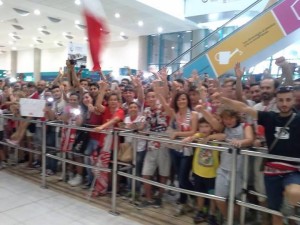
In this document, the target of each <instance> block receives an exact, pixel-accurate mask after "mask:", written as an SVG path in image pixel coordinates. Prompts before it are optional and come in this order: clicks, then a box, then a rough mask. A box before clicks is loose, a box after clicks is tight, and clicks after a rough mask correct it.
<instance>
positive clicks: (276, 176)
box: [213, 86, 300, 225]
mask: <svg viewBox="0 0 300 225" xmlns="http://www.w3.org/2000/svg"><path fill="white" fill-rule="evenodd" d="M213 97H214V98H217V99H220V100H221V101H222V102H223V103H224V104H226V105H227V106H230V107H231V108H234V109H235V110H237V111H239V112H242V113H247V114H249V115H251V116H252V117H253V118H254V119H256V120H257V122H258V124H260V125H262V126H264V127H265V130H266V132H265V138H266V143H267V146H268V148H269V149H271V150H270V151H271V152H269V153H270V154H274V155H279V156H284V157H293V158H300V142H299V141H298V138H299V137H300V129H299V126H300V114H296V113H294V112H293V107H294V102H295V99H294V95H293V88H292V87H290V86H285V87H280V88H279V89H278V90H277V93H276V105H277V108H278V110H279V113H276V112H272V111H271V112H266V111H258V110H255V109H253V108H251V107H249V106H247V105H246V104H244V103H242V102H238V101H234V100H231V99H228V98H225V97H221V96H220V94H219V93H215V94H214V96H213ZM276 139H277V142H276V143H275V144H273V142H274V141H275V140H276ZM271 146H272V147H271ZM263 166H264V170H263V172H264V180H265V187H266V194H267V199H268V207H269V208H270V209H272V210H277V211H279V210H280V211H281V212H282V213H283V215H284V216H291V215H294V214H295V206H297V204H298V202H299V201H300V172H299V163H297V162H290V161H283V160H277V159H267V160H266V162H265V163H264V164H263ZM272 225H283V218H282V217H281V216H278V215H272Z"/></svg>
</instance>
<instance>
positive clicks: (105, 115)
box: [99, 107, 125, 147]
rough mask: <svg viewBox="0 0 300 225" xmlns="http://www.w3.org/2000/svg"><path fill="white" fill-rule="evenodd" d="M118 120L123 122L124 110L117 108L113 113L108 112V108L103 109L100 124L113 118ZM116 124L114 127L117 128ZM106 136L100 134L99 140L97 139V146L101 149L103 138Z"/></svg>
mask: <svg viewBox="0 0 300 225" xmlns="http://www.w3.org/2000/svg"><path fill="white" fill-rule="evenodd" d="M116 117H117V118H119V119H120V121H123V120H124V118H125V113H124V110H123V109H121V108H118V109H117V110H116V111H115V112H114V113H113V112H111V111H110V110H109V108H108V107H106V108H105V110H104V112H103V113H102V124H105V123H106V122H108V121H110V120H111V119H114V118H116ZM117 125H118V124H117V123H116V124H114V127H117ZM105 136H106V134H100V139H99V145H100V146H101V147H102V146H103V142H104V138H105Z"/></svg>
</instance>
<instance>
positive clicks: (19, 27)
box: [12, 24, 24, 30]
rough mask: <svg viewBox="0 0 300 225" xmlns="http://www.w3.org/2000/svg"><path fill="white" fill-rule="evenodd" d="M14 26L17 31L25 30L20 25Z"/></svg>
mask: <svg viewBox="0 0 300 225" xmlns="http://www.w3.org/2000/svg"><path fill="white" fill-rule="evenodd" d="M12 26H13V27H14V28H15V29H17V30H24V28H23V27H22V26H20V25H17V24H12Z"/></svg>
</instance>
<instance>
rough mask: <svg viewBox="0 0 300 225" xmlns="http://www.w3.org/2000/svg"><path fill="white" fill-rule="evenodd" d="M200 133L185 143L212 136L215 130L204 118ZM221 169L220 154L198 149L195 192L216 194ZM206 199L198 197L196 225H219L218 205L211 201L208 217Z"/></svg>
mask: <svg viewBox="0 0 300 225" xmlns="http://www.w3.org/2000/svg"><path fill="white" fill-rule="evenodd" d="M198 124H199V133H196V134H194V135H193V136H191V137H187V138H185V139H183V142H192V141H194V140H196V139H198V138H206V137H208V136H209V135H212V134H213V132H214V130H213V128H212V126H211V125H210V124H209V122H207V121H206V120H205V119H204V118H201V119H199V123H198ZM218 167H219V152H218V151H213V150H209V149H203V148H196V151H195V154H194V157H193V177H194V183H195V184H194V188H195V191H198V192H202V193H206V194H214V189H215V179H216V176H217V169H218ZM204 203H205V198H203V197H197V214H196V216H195V217H194V223H195V224H199V223H203V222H204V221H205V220H207V222H208V224H209V225H217V220H216V217H215V211H216V205H215V202H214V201H213V200H210V202H209V203H210V204H209V211H208V215H207V213H206V212H205V210H204V208H205V205H204Z"/></svg>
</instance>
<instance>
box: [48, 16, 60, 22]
mask: <svg viewBox="0 0 300 225" xmlns="http://www.w3.org/2000/svg"><path fill="white" fill-rule="evenodd" d="M48 19H49V20H50V21H51V22H53V23H59V22H60V21H61V19H59V18H55V17H51V16H48Z"/></svg>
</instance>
